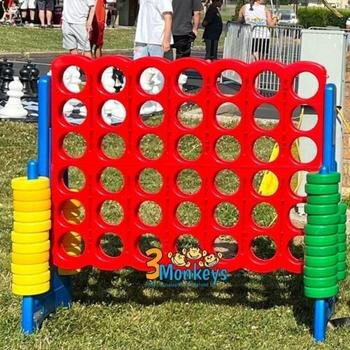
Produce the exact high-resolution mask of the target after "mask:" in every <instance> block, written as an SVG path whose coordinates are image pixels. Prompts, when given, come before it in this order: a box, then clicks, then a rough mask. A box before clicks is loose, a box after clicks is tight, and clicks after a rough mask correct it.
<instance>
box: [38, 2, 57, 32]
mask: <svg viewBox="0 0 350 350" xmlns="http://www.w3.org/2000/svg"><path fill="white" fill-rule="evenodd" d="M37 1H38V9H39V19H40V28H45V27H46V24H45V17H46V21H47V26H48V27H49V28H52V27H53V26H52V12H53V8H54V0H37ZM45 15H46V16H45Z"/></svg>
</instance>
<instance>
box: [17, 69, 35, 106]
mask: <svg viewBox="0 0 350 350" xmlns="http://www.w3.org/2000/svg"><path fill="white" fill-rule="evenodd" d="M19 80H20V81H21V83H22V84H23V98H24V99H31V98H32V95H33V92H32V88H31V85H30V69H29V68H28V65H26V64H25V65H24V66H23V67H22V68H21V70H20V71H19Z"/></svg>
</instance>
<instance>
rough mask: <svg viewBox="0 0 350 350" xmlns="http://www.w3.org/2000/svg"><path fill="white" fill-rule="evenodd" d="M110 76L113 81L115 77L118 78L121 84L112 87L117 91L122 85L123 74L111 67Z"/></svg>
mask: <svg viewBox="0 0 350 350" xmlns="http://www.w3.org/2000/svg"><path fill="white" fill-rule="evenodd" d="M112 78H113V80H114V81H116V79H118V80H119V81H120V83H121V84H122V85H120V86H115V87H114V90H115V92H119V91H120V90H121V89H122V86H123V84H124V75H123V73H122V72H121V71H120V70H119V69H118V68H114V67H113V74H112Z"/></svg>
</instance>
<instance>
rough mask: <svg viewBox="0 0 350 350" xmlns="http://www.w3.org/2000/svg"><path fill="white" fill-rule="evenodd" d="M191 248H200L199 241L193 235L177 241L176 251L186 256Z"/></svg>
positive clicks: (180, 237)
mask: <svg viewBox="0 0 350 350" xmlns="http://www.w3.org/2000/svg"><path fill="white" fill-rule="evenodd" d="M190 248H199V241H198V239H197V238H195V237H194V236H192V235H188V234H184V235H181V236H179V237H178V238H177V239H176V250H177V251H178V252H179V253H181V254H185V253H186V251H187V250H189V249H190Z"/></svg>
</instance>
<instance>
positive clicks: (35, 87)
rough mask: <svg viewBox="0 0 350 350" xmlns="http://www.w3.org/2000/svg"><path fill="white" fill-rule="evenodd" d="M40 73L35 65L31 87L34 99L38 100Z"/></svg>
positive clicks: (32, 68) (33, 66)
mask: <svg viewBox="0 0 350 350" xmlns="http://www.w3.org/2000/svg"><path fill="white" fill-rule="evenodd" d="M39 74H40V71H39V69H38V68H37V67H36V65H35V64H32V67H31V69H30V86H31V89H32V93H33V98H34V99H35V100H36V99H37V98H38V80H39Z"/></svg>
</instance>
